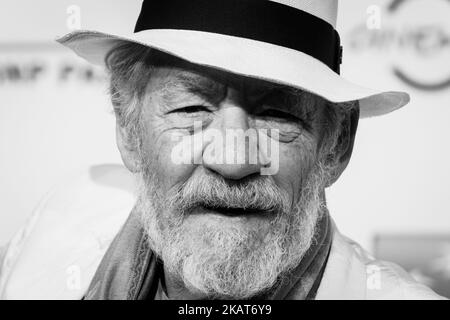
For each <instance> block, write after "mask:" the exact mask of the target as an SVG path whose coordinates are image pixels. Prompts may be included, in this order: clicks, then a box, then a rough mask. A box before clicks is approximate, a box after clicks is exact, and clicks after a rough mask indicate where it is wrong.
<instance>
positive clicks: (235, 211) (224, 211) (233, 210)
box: [201, 205, 271, 217]
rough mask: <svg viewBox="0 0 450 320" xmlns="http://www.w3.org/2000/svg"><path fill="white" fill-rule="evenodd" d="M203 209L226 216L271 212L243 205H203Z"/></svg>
mask: <svg viewBox="0 0 450 320" xmlns="http://www.w3.org/2000/svg"><path fill="white" fill-rule="evenodd" d="M201 209H203V210H204V211H207V212H214V213H218V214H221V215H225V216H230V217H238V216H250V215H267V214H270V213H271V211H270V210H264V209H261V208H243V207H222V206H211V205H202V206H201Z"/></svg>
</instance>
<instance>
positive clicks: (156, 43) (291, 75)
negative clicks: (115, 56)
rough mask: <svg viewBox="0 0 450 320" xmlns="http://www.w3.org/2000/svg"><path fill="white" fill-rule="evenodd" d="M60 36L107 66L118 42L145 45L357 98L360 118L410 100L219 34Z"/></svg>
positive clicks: (287, 53)
mask: <svg viewBox="0 0 450 320" xmlns="http://www.w3.org/2000/svg"><path fill="white" fill-rule="evenodd" d="M57 41H58V42H59V43H61V44H62V45H64V46H66V47H68V48H70V49H71V50H73V51H74V52H75V53H76V54H77V55H79V56H80V57H82V58H84V59H85V60H87V61H88V62H90V63H92V64H96V65H104V60H105V56H106V54H107V53H108V52H109V51H110V50H111V49H112V48H113V47H114V46H115V45H117V44H118V42H121V41H129V42H134V43H138V44H142V45H145V46H148V47H151V48H154V49H157V50H159V51H162V52H165V53H168V54H171V55H173V56H176V57H178V58H181V59H184V60H186V61H189V62H191V63H194V64H198V65H202V66H206V67H210V68H215V69H219V70H222V71H226V72H231V73H234V74H238V75H242V76H247V77H252V78H257V79H262V80H266V81H270V82H274V83H279V84H283V85H287V86H291V87H294V88H299V89H302V90H306V91H309V92H312V93H314V94H317V95H319V96H321V97H323V98H324V99H326V100H328V101H330V102H334V103H339V102H348V101H356V100H358V101H359V105H360V117H361V118H366V117H373V116H379V115H383V114H386V113H389V112H392V111H394V110H396V109H399V108H401V107H403V106H404V105H406V104H407V103H408V102H409V95H408V94H407V93H405V92H399V91H385V92H382V91H377V90H373V89H369V88H365V87H362V86H359V85H357V84H354V83H351V82H349V81H347V80H345V79H344V78H343V77H341V76H339V75H338V74H337V73H335V72H333V71H332V70H331V69H330V68H329V67H328V66H326V65H325V64H324V63H322V62H320V61H319V60H317V59H315V58H313V57H311V56H309V55H307V54H305V53H303V52H299V51H296V50H292V49H288V48H284V47H280V46H277V45H272V44H269V43H265V42H261V41H255V40H249V39H243V38H238V37H233V36H227V35H221V34H216V33H208V32H202V31H190V30H172V29H170V30H169V29H154V30H145V31H141V32H138V33H134V34H131V35H114V34H107V33H102V32H97V31H88V30H77V31H74V32H71V33H69V34H67V35H65V36H64V37H61V38H59V39H57Z"/></svg>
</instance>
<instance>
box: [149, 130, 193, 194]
mask: <svg viewBox="0 0 450 320" xmlns="http://www.w3.org/2000/svg"><path fill="white" fill-rule="evenodd" d="M153 128H156V130H154V129H153V130H148V131H147V133H146V138H145V139H144V145H143V149H144V157H145V159H146V160H147V161H149V162H151V166H150V170H152V173H153V174H155V176H156V179H157V181H158V186H159V188H160V191H161V193H162V194H164V193H165V192H167V191H168V190H170V189H171V188H173V187H174V186H176V185H177V184H179V183H182V182H184V181H185V180H186V179H188V178H189V176H190V175H191V174H192V171H193V170H194V168H195V167H194V166H193V165H192V164H180V163H177V160H176V159H174V158H173V156H174V153H173V151H174V150H176V148H177V145H178V144H179V141H178V140H175V139H174V138H173V136H174V135H173V133H174V132H173V131H172V130H164V129H163V128H160V130H158V127H157V126H154V127H153Z"/></svg>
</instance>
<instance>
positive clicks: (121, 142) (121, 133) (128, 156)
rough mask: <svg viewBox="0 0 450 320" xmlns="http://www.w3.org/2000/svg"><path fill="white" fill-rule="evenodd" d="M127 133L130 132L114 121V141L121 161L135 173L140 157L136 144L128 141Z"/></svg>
mask: <svg viewBox="0 0 450 320" xmlns="http://www.w3.org/2000/svg"><path fill="white" fill-rule="evenodd" d="M129 134H130V133H129V132H128V131H127V130H125V129H124V128H123V127H122V126H120V124H119V123H118V122H117V121H116V142H117V147H118V148H119V152H120V155H121V157H122V161H123V163H124V165H125V167H127V169H128V170H130V171H131V172H133V173H136V172H139V170H140V157H139V153H138V150H137V146H135V145H132V144H131V143H130V141H131V137H129Z"/></svg>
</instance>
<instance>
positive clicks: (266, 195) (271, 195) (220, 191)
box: [166, 172, 291, 213]
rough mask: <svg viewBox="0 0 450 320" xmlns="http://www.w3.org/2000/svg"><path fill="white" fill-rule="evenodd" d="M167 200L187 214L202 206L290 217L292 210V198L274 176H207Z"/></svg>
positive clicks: (185, 185) (183, 186)
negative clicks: (287, 213) (226, 177)
mask: <svg viewBox="0 0 450 320" xmlns="http://www.w3.org/2000/svg"><path fill="white" fill-rule="evenodd" d="M166 200H167V204H168V205H170V206H172V207H173V208H175V209H177V210H179V211H182V212H184V213H188V212H189V211H190V210H192V209H194V208H196V207H199V206H203V207H210V208H226V209H242V210H246V211H266V212H273V213H286V212H288V211H289V210H290V207H291V204H290V202H289V197H288V195H287V194H286V193H284V192H283V191H282V190H281V189H280V188H279V187H278V186H277V185H276V183H275V182H274V181H273V179H272V178H271V177H270V176H256V177H248V178H245V179H242V180H229V179H225V178H224V177H222V176H220V175H218V174H214V173H204V172H201V173H199V174H195V175H193V176H191V177H190V178H189V180H187V181H185V182H184V183H182V184H179V185H178V186H176V187H175V188H174V190H172V191H171V192H169V194H168V196H167V198H166Z"/></svg>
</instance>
